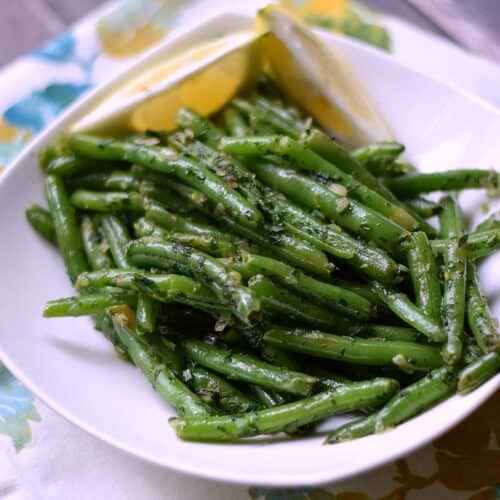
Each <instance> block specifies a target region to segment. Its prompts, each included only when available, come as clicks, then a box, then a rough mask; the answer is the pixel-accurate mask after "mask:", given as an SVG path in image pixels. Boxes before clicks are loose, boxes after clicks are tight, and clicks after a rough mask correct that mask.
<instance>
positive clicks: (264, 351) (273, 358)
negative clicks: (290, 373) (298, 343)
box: [258, 342, 301, 372]
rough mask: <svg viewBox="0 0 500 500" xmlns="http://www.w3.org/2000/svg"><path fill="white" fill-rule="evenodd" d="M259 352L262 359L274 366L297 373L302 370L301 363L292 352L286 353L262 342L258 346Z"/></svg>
mask: <svg viewBox="0 0 500 500" xmlns="http://www.w3.org/2000/svg"><path fill="white" fill-rule="evenodd" d="M258 351H259V354H260V356H261V358H262V359H263V360H264V361H267V362H268V363H271V364H272V365H276V366H282V367H283V368H288V369H289V370H294V371H296V372H298V371H300V369H301V363H300V361H299V360H298V358H297V357H296V356H295V354H293V353H292V352H290V351H285V350H283V349H280V348H278V347H275V346H273V345H270V344H263V343H262V342H261V343H260V345H259V346H258Z"/></svg>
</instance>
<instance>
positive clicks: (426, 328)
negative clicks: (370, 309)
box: [371, 282, 446, 342]
mask: <svg viewBox="0 0 500 500" xmlns="http://www.w3.org/2000/svg"><path fill="white" fill-rule="evenodd" d="M371 290H372V291H373V292H374V293H375V294H376V295H377V297H378V298H379V299H380V300H381V301H382V302H383V303H384V304H385V305H386V306H387V307H388V308H389V309H390V310H391V311H392V312H393V313H394V314H395V315H396V316H398V318H401V319H402V320H403V321H404V322H405V323H408V324H409V325H411V326H412V327H413V328H415V330H418V331H419V332H420V333H423V334H424V335H425V336H426V337H428V338H429V339H430V340H432V341H433V342H441V341H443V340H444V339H445V338H446V336H445V333H444V331H443V329H442V328H441V326H440V325H439V324H438V323H435V322H434V321H432V320H430V319H428V318H427V317H426V316H425V314H424V313H423V312H422V311H421V310H420V309H419V308H418V307H416V306H415V304H413V303H412V302H411V301H410V299H409V298H408V297H407V296H406V295H405V294H404V293H401V292H398V291H397V290H395V289H392V288H390V287H387V286H385V285H383V284H382V283H377V282H373V283H372V284H371Z"/></svg>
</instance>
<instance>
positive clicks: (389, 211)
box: [221, 136, 418, 230]
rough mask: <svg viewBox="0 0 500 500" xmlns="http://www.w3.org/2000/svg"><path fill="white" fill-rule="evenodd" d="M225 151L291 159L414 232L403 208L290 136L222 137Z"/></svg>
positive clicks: (414, 227) (413, 223) (300, 166)
mask: <svg viewBox="0 0 500 500" xmlns="http://www.w3.org/2000/svg"><path fill="white" fill-rule="evenodd" d="M221 147H222V149H223V150H224V151H226V152H228V153H231V154H236V155H238V154H242V155H256V154H257V155H262V154H277V155H281V156H283V155H284V156H286V157H287V158H288V157H289V158H291V159H292V160H293V161H294V162H295V164H296V165H297V167H298V168H301V169H304V170H308V171H312V172H315V173H319V174H322V175H327V176H328V177H330V179H331V180H332V181H333V182H340V183H341V184H342V185H343V186H344V188H346V189H347V191H348V192H349V194H350V196H352V197H353V198H355V199H357V200H359V201H360V202H361V203H363V204H364V205H365V206H366V207H369V208H371V209H373V210H375V211H377V212H379V213H381V214H382V215H384V216H386V217H387V218H388V219H391V220H392V221H393V222H394V223H395V224H397V225H398V226H402V227H404V228H405V229H408V230H413V229H416V228H417V226H418V224H417V223H416V221H415V220H414V219H413V217H411V216H410V215H409V214H408V213H407V212H406V211H405V210H404V209H403V208H401V207H399V206H397V205H394V204H393V203H392V202H390V201H389V200H387V199H386V198H384V197H383V196H382V195H380V194H379V193H377V192H376V191H373V190H372V189H370V188H369V187H368V186H366V185H365V184H363V183H362V182H359V181H358V180H357V179H356V178H355V177H353V176H351V175H349V174H346V173H345V172H344V171H343V170H341V169H339V168H338V167H336V166H335V165H334V164H332V163H330V162H328V161H326V160H325V159H324V158H323V157H322V156H320V155H318V154H316V153H315V152H314V151H312V150H311V149H309V148H307V147H306V146H304V145H303V144H301V143H300V142H297V141H295V140H294V139H292V138H290V137H285V136H274V137H245V138H237V137H236V138H230V137H228V138H225V139H223V140H222V141H221Z"/></svg>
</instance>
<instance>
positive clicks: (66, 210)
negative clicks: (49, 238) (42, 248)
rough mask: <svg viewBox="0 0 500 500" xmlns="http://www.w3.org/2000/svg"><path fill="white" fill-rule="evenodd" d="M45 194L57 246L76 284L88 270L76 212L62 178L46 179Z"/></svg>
mask: <svg viewBox="0 0 500 500" xmlns="http://www.w3.org/2000/svg"><path fill="white" fill-rule="evenodd" d="M45 193H46V196H47V201H48V204H49V210H50V215H51V217H52V221H53V223H54V229H55V232H56V238H57V245H58V247H59V250H60V252H61V254H62V256H63V260H64V264H65V266H66V270H67V272H68V275H69V277H70V279H71V281H72V282H73V283H74V282H75V281H76V279H77V277H78V275H79V274H80V273H82V272H84V271H86V270H87V261H86V259H85V254H84V252H83V245H82V239H81V236H80V230H79V228H78V223H77V221H76V216H75V211H74V208H73V206H72V205H71V203H70V201H69V199H68V195H67V194H66V190H65V189H64V184H63V182H62V180H61V178H60V177H58V176H56V175H49V176H48V177H47V178H46V180H45Z"/></svg>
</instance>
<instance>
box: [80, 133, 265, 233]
mask: <svg viewBox="0 0 500 500" xmlns="http://www.w3.org/2000/svg"><path fill="white" fill-rule="evenodd" d="M71 146H72V148H73V149H75V150H76V151H78V152H80V153H82V154H84V155H87V156H90V157H92V158H108V159H117V160H125V161H130V162H132V163H137V164H138V165H141V166H142V167H145V168H149V169H152V170H155V171H157V172H161V173H164V174H169V175H175V176H176V177H178V178H179V179H180V180H181V181H182V182H185V183H186V184H188V185H190V186H192V187H193V188H195V189H198V190H199V191H201V192H202V193H204V194H205V195H206V196H207V197H208V198H209V199H211V200H212V201H213V202H214V203H219V204H221V206H222V207H224V208H225V209H226V210H227V212H228V213H229V214H230V215H231V216H232V217H234V219H235V220H236V221H238V223H240V224H242V225H244V226H246V227H251V228H255V227H257V226H258V225H259V224H260V223H261V222H262V214H261V213H260V212H259V211H258V209H257V208H255V207H254V206H253V205H251V204H250V203H248V202H247V200H245V199H244V198H243V197H242V196H241V195H239V194H238V193H237V192H236V191H235V190H234V189H232V188H231V187H230V186H228V185H227V184H226V183H225V182H224V181H222V180H221V179H219V178H218V177H217V176H216V175H215V174H213V173H212V172H211V171H210V170H209V169H208V168H206V167H205V166H204V165H202V164H201V163H200V162H199V161H195V160H194V159H192V158H187V157H185V156H182V155H180V156H179V155H177V154H176V153H174V152H172V151H170V152H169V151H168V150H166V148H154V147H149V146H144V145H140V144H133V143H130V142H122V141H109V140H107V141H106V140H102V139H98V138H95V137H91V136H84V135H76V136H73V137H72V138H71Z"/></svg>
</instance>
